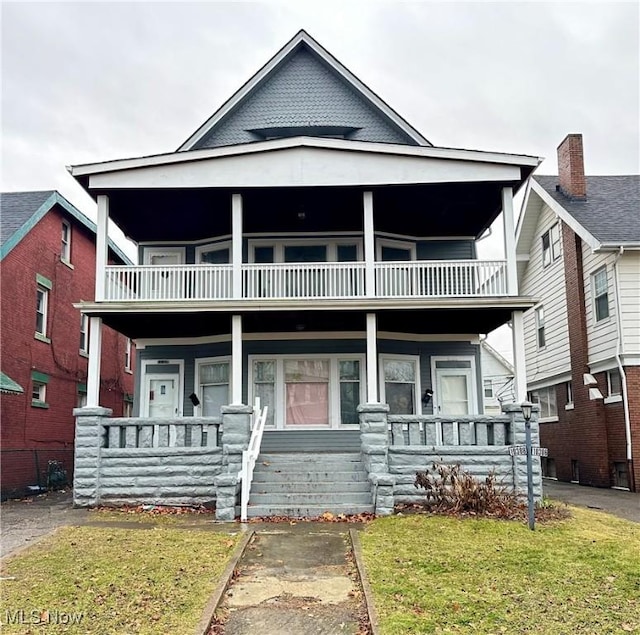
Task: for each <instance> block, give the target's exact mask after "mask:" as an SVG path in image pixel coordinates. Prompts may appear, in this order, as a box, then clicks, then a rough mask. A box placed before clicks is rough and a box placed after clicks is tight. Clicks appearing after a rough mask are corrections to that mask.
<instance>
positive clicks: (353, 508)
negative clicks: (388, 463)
mask: <svg viewBox="0 0 640 635" xmlns="http://www.w3.org/2000/svg"><path fill="white" fill-rule="evenodd" d="M373 511H374V509H373V505H359V504H353V503H341V504H338V503H336V504H332V505H330V506H327V505H305V504H302V505H301V504H293V503H289V504H284V505H249V508H248V510H247V515H248V516H249V518H257V517H269V516H287V517H289V518H303V517H307V518H317V517H318V516H322V514H324V513H325V512H331V513H332V514H334V515H336V516H337V515H338V514H366V513H369V514H372V513H373Z"/></svg>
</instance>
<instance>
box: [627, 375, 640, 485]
mask: <svg viewBox="0 0 640 635" xmlns="http://www.w3.org/2000/svg"><path fill="white" fill-rule="evenodd" d="M624 370H625V374H626V376H627V396H628V399H629V420H630V423H631V452H632V457H633V464H632V466H631V469H630V471H631V472H632V478H633V482H634V484H635V491H636V492H640V366H627V367H625V369H624Z"/></svg>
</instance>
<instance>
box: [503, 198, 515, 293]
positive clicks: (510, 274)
mask: <svg viewBox="0 0 640 635" xmlns="http://www.w3.org/2000/svg"><path fill="white" fill-rule="evenodd" d="M502 221H503V223H504V257H505V258H506V260H507V295H518V270H517V267H516V226H515V221H514V218H513V188H512V187H503V188H502Z"/></svg>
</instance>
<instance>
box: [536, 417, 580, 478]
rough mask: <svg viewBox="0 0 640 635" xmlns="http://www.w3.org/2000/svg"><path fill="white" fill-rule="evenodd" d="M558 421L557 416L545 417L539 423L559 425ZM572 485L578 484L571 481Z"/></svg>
mask: <svg viewBox="0 0 640 635" xmlns="http://www.w3.org/2000/svg"><path fill="white" fill-rule="evenodd" d="M558 421H560V419H559V418H558V417H557V416H555V417H543V418H541V419H538V423H557V422H558ZM571 482H572V483H574V482H576V481H571Z"/></svg>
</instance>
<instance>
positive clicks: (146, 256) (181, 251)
mask: <svg viewBox="0 0 640 635" xmlns="http://www.w3.org/2000/svg"><path fill="white" fill-rule="evenodd" d="M174 255H177V256H179V259H180V262H178V263H177V264H178V265H183V264H185V255H186V249H185V248H184V247H145V248H144V253H143V263H144V264H145V265H149V266H150V267H153V266H154V265H152V264H151V258H152V257H153V256H174ZM159 266H162V267H164V266H165V265H159Z"/></svg>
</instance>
